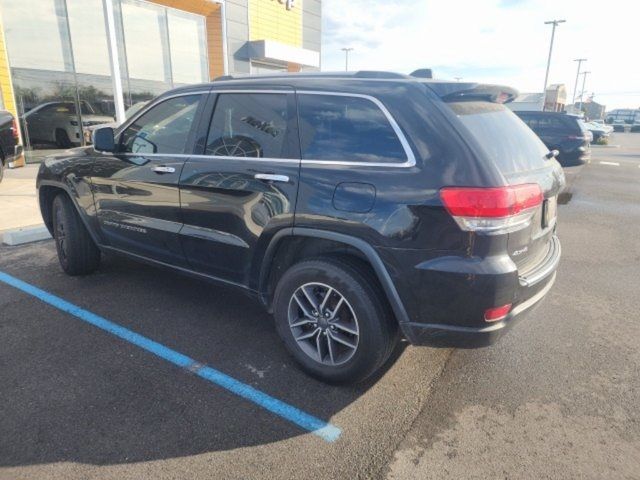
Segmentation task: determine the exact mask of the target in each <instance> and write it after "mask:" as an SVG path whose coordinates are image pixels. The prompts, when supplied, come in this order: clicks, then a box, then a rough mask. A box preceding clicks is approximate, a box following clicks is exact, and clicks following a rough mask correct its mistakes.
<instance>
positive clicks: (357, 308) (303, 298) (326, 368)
mask: <svg viewBox="0 0 640 480" xmlns="http://www.w3.org/2000/svg"><path fill="white" fill-rule="evenodd" d="M274 316H275V319H276V327H277V329H278V333H279V335H280V337H281V338H282V339H283V341H284V343H285V346H286V347H287V349H288V350H289V352H290V353H291V354H292V355H293V357H294V358H295V359H296V360H297V361H298V363H299V364H300V365H301V367H302V368H303V369H304V370H305V371H306V372H307V373H309V374H310V375H312V376H314V377H316V378H319V379H321V380H323V381H326V382H330V383H342V382H358V381H362V380H364V379H366V378H367V377H369V376H371V375H372V374H373V373H374V372H376V371H377V370H378V369H379V368H380V367H381V366H382V365H383V364H384V363H385V361H386V360H387V359H388V358H389V355H390V354H391V352H392V350H393V347H394V345H395V342H396V339H397V325H396V324H395V321H394V320H393V318H392V316H391V313H390V311H389V308H388V306H387V304H386V302H385V301H384V295H383V293H382V291H381V289H380V288H379V287H378V284H377V282H376V280H375V278H374V277H373V276H372V275H371V274H370V273H369V272H368V271H367V270H366V269H365V268H361V267H360V266H359V265H358V264H356V263H352V262H348V261H343V260H341V259H333V258H318V259H312V260H306V261H302V262H300V263H298V264H296V265H294V266H293V267H291V268H290V269H289V270H288V271H287V272H286V273H285V274H284V275H283V277H282V279H281V280H280V282H279V283H278V285H277V288H276V293H275V297H274Z"/></svg>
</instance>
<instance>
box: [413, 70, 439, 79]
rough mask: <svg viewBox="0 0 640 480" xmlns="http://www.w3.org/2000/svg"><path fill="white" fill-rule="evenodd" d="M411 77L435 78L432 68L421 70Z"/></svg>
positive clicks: (414, 72) (415, 71)
mask: <svg viewBox="0 0 640 480" xmlns="http://www.w3.org/2000/svg"><path fill="white" fill-rule="evenodd" d="M409 75H411V76H412V77H416V78H433V72H432V71H431V69H430V68H419V69H417V70H414V71H413V72H411V73H410V74H409Z"/></svg>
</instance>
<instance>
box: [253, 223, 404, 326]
mask: <svg viewBox="0 0 640 480" xmlns="http://www.w3.org/2000/svg"><path fill="white" fill-rule="evenodd" d="M296 243H299V244H300V245H302V246H300V245H296ZM289 247H295V248H289ZM299 249H300V250H299ZM318 249H319V250H320V253H322V254H331V253H333V254H342V255H349V256H351V257H355V258H356V259H359V260H361V261H362V262H363V263H364V264H366V266H368V267H369V268H370V269H371V271H372V272H373V274H374V275H375V277H376V278H377V280H378V282H379V283H380V286H381V287H382V289H383V291H384V293H385V295H386V298H387V301H388V302H389V305H390V306H391V308H392V310H393V313H394V315H395V317H396V320H397V321H398V322H399V323H405V322H408V321H409V317H408V315H407V312H406V310H405V308H404V304H403V303H402V300H401V299H400V295H399V293H398V291H397V289H396V287H395V285H394V283H393V280H392V279H391V276H390V275H389V272H388V271H387V268H386V267H385V265H384V263H383V261H382V259H381V258H380V256H379V255H378V253H377V252H376V251H375V249H374V248H373V247H372V246H371V245H369V244H368V243H367V242H365V241H364V240H362V239H360V238H357V237H353V236H351V235H346V234H343V233H337V232H331V231H327V230H321V229H313V228H306V227H292V228H286V229H282V230H280V231H279V232H277V233H276V234H275V235H274V236H273V237H272V239H271V242H270V243H269V246H268V247H267V249H266V251H265V254H264V256H263V258H262V262H261V264H262V267H261V269H260V275H259V280H258V291H259V294H260V299H261V301H262V302H263V303H264V304H265V305H266V306H267V308H268V309H271V300H272V298H273V289H274V288H275V285H276V284H277V280H278V279H279V277H280V276H281V275H282V273H284V271H285V270H286V268H288V267H289V266H290V265H292V264H293V263H295V262H294V261H292V259H291V258H290V257H292V258H295V257H296V253H294V252H300V251H302V252H308V251H310V252H311V253H310V255H313V256H315V255H317V254H318V252H317V251H315V250H318ZM281 259H284V260H283V261H281Z"/></svg>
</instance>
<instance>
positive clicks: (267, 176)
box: [253, 173, 289, 182]
mask: <svg viewBox="0 0 640 480" xmlns="http://www.w3.org/2000/svg"><path fill="white" fill-rule="evenodd" d="M253 178H255V179H256V180H268V181H271V182H288V181H289V177H288V176H286V175H275V174H273V173H256V174H255V175H254V176H253Z"/></svg>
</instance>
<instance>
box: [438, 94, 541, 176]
mask: <svg viewBox="0 0 640 480" xmlns="http://www.w3.org/2000/svg"><path fill="white" fill-rule="evenodd" d="M448 105H449V107H451V109H452V110H453V111H454V112H455V113H456V114H457V116H458V118H459V119H460V121H461V122H462V123H463V124H464V126H465V127H467V129H468V130H469V132H470V133H471V135H473V137H474V138H475V140H476V141H477V142H478V143H479V144H480V146H481V148H482V149H483V150H484V153H485V154H486V155H487V156H488V157H489V158H490V159H491V160H493V162H494V163H495V164H496V165H497V166H498V168H499V169H500V170H501V171H502V172H503V173H511V172H517V171H523V170H533V169H536V168H541V167H544V165H545V158H544V155H545V154H546V153H547V152H548V151H549V149H548V148H547V147H545V146H544V144H543V143H542V141H541V140H540V139H539V138H538V136H537V135H536V134H535V133H533V131H531V129H529V128H527V126H526V125H525V124H524V122H522V121H521V120H520V119H519V118H518V117H517V116H516V115H515V114H514V113H513V112H511V110H509V109H508V108H506V107H505V106H504V105H501V104H497V103H489V102H457V103H449V104H448Z"/></svg>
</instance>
